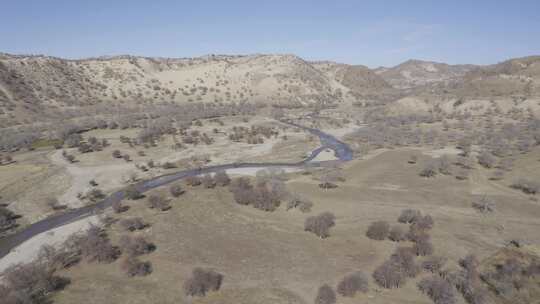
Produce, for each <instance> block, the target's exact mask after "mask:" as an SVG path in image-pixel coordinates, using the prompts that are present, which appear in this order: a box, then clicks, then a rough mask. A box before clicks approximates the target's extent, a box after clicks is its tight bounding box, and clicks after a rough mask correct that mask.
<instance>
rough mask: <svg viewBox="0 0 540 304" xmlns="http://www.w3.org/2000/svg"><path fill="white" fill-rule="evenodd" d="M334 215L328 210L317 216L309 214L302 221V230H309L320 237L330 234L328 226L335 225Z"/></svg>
mask: <svg viewBox="0 0 540 304" xmlns="http://www.w3.org/2000/svg"><path fill="white" fill-rule="evenodd" d="M335 218H336V217H335V216H334V214H332V213H330V212H323V213H321V214H319V215H317V216H310V217H308V218H307V219H306V221H305V223H304V230H305V231H309V232H312V233H314V234H315V235H317V236H318V237H320V238H321V239H324V238H327V237H328V236H330V228H331V227H333V226H335V224H336V223H335Z"/></svg>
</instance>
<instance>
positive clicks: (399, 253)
mask: <svg viewBox="0 0 540 304" xmlns="http://www.w3.org/2000/svg"><path fill="white" fill-rule="evenodd" d="M414 258H415V255H414V251H413V249H412V248H409V247H398V248H397V249H396V251H395V252H394V253H393V254H392V255H391V256H390V261H392V262H393V263H395V264H397V265H399V267H400V271H401V272H402V273H404V274H405V275H406V276H408V277H411V278H414V277H415V276H416V275H418V273H419V272H420V267H419V266H418V265H417V264H416V262H415V260H414Z"/></svg>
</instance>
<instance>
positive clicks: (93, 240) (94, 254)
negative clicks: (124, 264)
mask: <svg viewBox="0 0 540 304" xmlns="http://www.w3.org/2000/svg"><path fill="white" fill-rule="evenodd" d="M78 244H79V248H80V249H81V253H82V255H83V256H84V257H85V258H87V259H88V260H89V261H90V262H94V261H96V262H99V263H111V262H113V261H114V260H116V258H118V256H119V255H120V250H119V249H118V248H117V247H115V246H113V245H112V244H111V242H110V240H109V238H108V237H107V234H106V233H105V232H104V231H103V230H102V229H101V228H99V227H97V226H92V227H90V229H88V231H87V232H86V233H85V234H84V235H82V236H81V237H80V238H79V241H78Z"/></svg>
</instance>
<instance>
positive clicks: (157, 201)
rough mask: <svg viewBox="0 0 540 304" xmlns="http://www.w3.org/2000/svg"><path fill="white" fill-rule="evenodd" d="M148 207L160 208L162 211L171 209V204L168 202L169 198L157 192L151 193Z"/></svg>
mask: <svg viewBox="0 0 540 304" xmlns="http://www.w3.org/2000/svg"><path fill="white" fill-rule="evenodd" d="M148 207H150V209H158V210H161V211H166V210H169V209H171V205H170V204H169V202H167V200H166V199H165V198H164V197H163V196H161V195H156V194H154V195H150V197H149V198H148Z"/></svg>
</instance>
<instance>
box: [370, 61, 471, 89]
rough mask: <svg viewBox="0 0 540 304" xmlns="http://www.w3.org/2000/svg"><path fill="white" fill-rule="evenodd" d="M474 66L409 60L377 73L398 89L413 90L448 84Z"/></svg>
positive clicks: (381, 69)
mask: <svg viewBox="0 0 540 304" xmlns="http://www.w3.org/2000/svg"><path fill="white" fill-rule="evenodd" d="M475 68H476V67H475V66H474V65H448V64H445V63H438V62H432V61H422V60H408V61H405V62H404V63H402V64H400V65H397V66H395V67H392V68H386V67H381V68H377V69H375V70H374V71H375V73H377V74H378V75H380V76H381V77H382V78H383V79H384V80H386V81H387V82H388V83H389V84H391V85H392V86H393V87H394V88H397V89H411V88H415V87H419V86H425V85H429V84H433V83H446V82H449V81H452V80H455V79H458V78H460V77H463V75H465V74H466V73H467V72H469V71H471V70H473V69H475Z"/></svg>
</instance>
